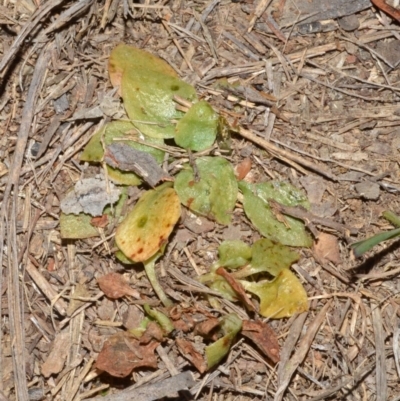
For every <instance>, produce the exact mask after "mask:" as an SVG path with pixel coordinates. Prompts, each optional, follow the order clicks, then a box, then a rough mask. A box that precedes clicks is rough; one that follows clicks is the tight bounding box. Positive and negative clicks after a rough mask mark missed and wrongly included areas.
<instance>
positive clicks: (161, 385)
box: [87, 372, 195, 401]
mask: <svg viewBox="0 0 400 401" xmlns="http://www.w3.org/2000/svg"><path fill="white" fill-rule="evenodd" d="M194 384H195V381H194V380H193V376H192V374H191V373H190V372H183V373H179V374H178V375H176V376H173V377H170V378H169V379H165V380H164V381H161V382H158V383H154V384H149V385H147V386H141V387H139V388H134V389H127V390H124V391H123V392H120V393H118V394H111V395H106V396H105V397H104V396H99V397H94V398H88V399H87V401H129V400H135V401H154V400H158V399H159V398H163V397H168V396H173V395H174V394H176V393H177V392H178V391H182V390H188V389H190V388H191V387H193V385H194Z"/></svg>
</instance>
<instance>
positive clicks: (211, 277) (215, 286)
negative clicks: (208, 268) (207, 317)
mask: <svg viewBox="0 0 400 401" xmlns="http://www.w3.org/2000/svg"><path fill="white" fill-rule="evenodd" d="M198 280H199V281H200V283H203V284H205V285H207V286H208V287H210V288H211V289H212V290H214V291H217V292H219V293H220V294H221V296H222V297H224V298H225V299H227V300H228V301H232V302H235V301H237V300H238V297H237V293H236V291H235V290H234V289H233V288H232V287H231V286H230V285H229V283H228V282H227V281H226V280H225V279H224V278H223V277H222V276H220V275H219V274H216V273H214V272H210V273H206V274H202V275H201V276H200V277H198Z"/></svg>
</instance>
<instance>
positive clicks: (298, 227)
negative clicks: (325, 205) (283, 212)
mask: <svg viewBox="0 0 400 401" xmlns="http://www.w3.org/2000/svg"><path fill="white" fill-rule="evenodd" d="M239 188H240V190H241V191H242V192H243V208H244V210H245V213H246V215H247V216H248V217H249V219H250V220H251V222H252V223H253V224H254V226H255V227H256V228H257V229H258V231H259V232H260V233H261V234H262V235H263V236H264V237H267V238H269V239H271V240H272V241H275V242H279V243H281V244H284V245H290V246H304V247H310V246H311V245H312V239H311V237H310V235H309V234H308V233H307V232H306V229H305V226H304V224H303V222H302V221H300V220H297V219H295V218H293V217H290V216H284V219H285V221H286V224H285V223H283V222H280V221H278V220H277V219H276V218H275V215H274V213H273V212H272V210H271V208H270V206H269V204H268V200H269V199H273V200H275V201H277V202H279V203H282V204H283V205H285V206H303V207H305V208H306V209H309V202H308V200H307V198H306V197H305V196H304V195H303V194H302V192H301V191H299V190H298V189H296V188H295V187H293V186H292V185H290V184H288V183H284V182H276V181H273V182H263V183H260V184H249V183H247V182H244V181H241V182H240V183H239Z"/></svg>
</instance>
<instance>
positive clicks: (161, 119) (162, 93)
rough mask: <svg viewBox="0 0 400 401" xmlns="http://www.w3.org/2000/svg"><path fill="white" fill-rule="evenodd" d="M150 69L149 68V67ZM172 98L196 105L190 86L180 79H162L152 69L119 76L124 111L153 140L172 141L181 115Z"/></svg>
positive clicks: (126, 72)
mask: <svg viewBox="0 0 400 401" xmlns="http://www.w3.org/2000/svg"><path fill="white" fill-rule="evenodd" d="M149 68H150V67H149ZM174 96H179V97H182V98H184V99H186V100H188V101H190V102H195V101H197V95H196V91H195V89H194V88H193V86H191V85H189V84H187V83H186V82H184V81H182V80H181V79H179V78H175V77H171V76H167V75H161V74H159V73H158V72H155V71H154V70H152V69H143V70H137V69H135V68H134V67H133V68H132V69H129V70H127V71H125V72H124V74H123V76H122V99H123V102H124V106H125V110H126V112H127V114H128V116H129V118H130V119H131V120H132V122H133V123H134V124H135V126H136V128H138V129H139V131H140V132H142V133H143V134H145V135H147V136H150V137H153V138H173V137H174V136H175V122H174V121H173V120H177V119H180V118H182V117H183V116H184V113H183V112H181V111H179V110H177V109H176V107H175V106H176V103H175V102H174V100H173V98H174Z"/></svg>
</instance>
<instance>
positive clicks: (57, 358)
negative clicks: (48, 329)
mask: <svg viewBox="0 0 400 401" xmlns="http://www.w3.org/2000/svg"><path fill="white" fill-rule="evenodd" d="M70 346H71V341H70V336H69V333H58V334H57V335H56V337H55V338H54V340H53V344H52V348H51V351H50V354H49V355H48V357H47V359H46V361H45V362H44V363H43V365H42V374H43V376H44V377H49V376H50V375H52V374H57V373H60V372H61V370H62V368H63V367H64V363H65V360H66V359H67V355H68V353H69V349H70Z"/></svg>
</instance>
